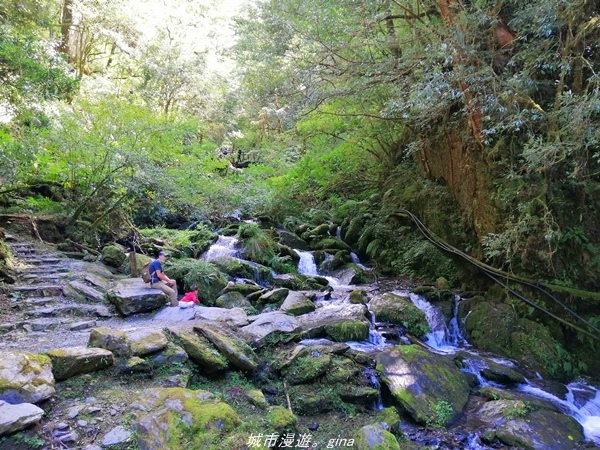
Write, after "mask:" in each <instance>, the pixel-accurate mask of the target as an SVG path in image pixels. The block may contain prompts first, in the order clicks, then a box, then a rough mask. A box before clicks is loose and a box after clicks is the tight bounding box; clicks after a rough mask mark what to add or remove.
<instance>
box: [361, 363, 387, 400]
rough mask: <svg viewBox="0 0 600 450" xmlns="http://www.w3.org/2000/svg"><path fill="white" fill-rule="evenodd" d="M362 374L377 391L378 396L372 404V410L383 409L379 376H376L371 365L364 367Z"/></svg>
mask: <svg viewBox="0 0 600 450" xmlns="http://www.w3.org/2000/svg"><path fill="white" fill-rule="evenodd" d="M363 376H364V377H365V378H366V379H367V381H368V382H369V383H370V384H371V386H373V387H374V388H375V389H376V390H377V392H378V394H379V395H378V396H377V400H375V402H374V404H373V410H374V411H380V410H382V409H383V398H382V397H381V386H380V384H379V378H377V372H375V370H374V369H372V368H371V367H366V368H365V370H364V372H363Z"/></svg>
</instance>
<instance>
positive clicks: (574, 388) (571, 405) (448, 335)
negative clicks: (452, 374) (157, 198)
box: [296, 250, 600, 450]
mask: <svg viewBox="0 0 600 450" xmlns="http://www.w3.org/2000/svg"><path fill="white" fill-rule="evenodd" d="M296 252H297V253H298V255H299V256H300V263H299V265H298V271H299V273H301V274H305V275H317V274H318V267H317V265H316V264H315V261H314V258H313V256H312V253H311V252H308V251H300V250H296ZM352 259H353V262H355V263H356V264H359V265H360V262H359V261H358V258H357V256H356V255H355V254H354V255H353V257H352ZM360 267H364V266H362V265H360ZM327 278H328V279H329V280H331V281H330V284H331V285H332V287H333V288H334V289H336V288H339V287H344V288H348V287H349V286H346V284H347V283H346V282H345V280H339V279H336V278H334V277H327ZM393 293H395V294H397V295H401V296H405V297H409V298H410V299H411V301H412V302H413V303H414V304H415V306H417V307H418V308H419V309H421V310H422V311H423V312H425V315H426V317H427V321H428V323H429V326H430V328H431V332H430V333H428V334H427V335H426V336H425V339H424V342H425V343H426V344H427V345H428V346H430V347H431V349H432V351H435V352H438V353H446V354H453V353H456V352H458V351H460V350H465V351H468V352H470V353H472V354H474V355H477V352H475V351H474V350H473V349H472V348H471V346H470V345H469V343H468V341H467V340H466V338H465V337H464V336H463V334H462V332H461V330H460V325H459V323H458V319H457V312H458V305H459V303H460V301H461V299H460V297H458V296H456V297H455V298H454V302H453V317H451V318H450V319H449V320H448V318H447V317H445V316H444V314H443V312H442V311H441V309H440V308H438V307H437V306H435V305H433V304H432V303H431V302H429V301H428V300H426V299H425V298H424V297H422V296H420V295H417V294H415V293H412V292H410V291H393ZM399 343H408V341H407V340H406V338H405V337H403V336H402V335H401V333H400V332H399V330H398V328H397V327H393V326H389V325H386V324H381V323H377V322H376V321H375V318H374V317H371V329H370V331H369V338H368V341H364V342H347V344H348V345H349V346H350V347H351V348H353V349H355V350H357V351H362V352H373V351H377V350H381V349H384V348H386V347H389V346H393V345H398V344H399ZM486 357H487V358H490V357H489V355H486ZM490 359H493V360H494V361H495V362H497V363H499V364H502V365H506V366H509V367H511V368H516V369H518V367H515V364H514V363H512V362H511V361H508V360H506V359H503V358H490ZM465 364H466V367H465V368H464V369H463V370H464V371H465V372H470V373H472V374H473V375H474V376H475V377H476V378H477V380H478V381H479V383H480V385H481V386H494V387H497V388H502V389H508V388H507V387H506V386H504V385H502V384H499V383H495V382H492V381H490V380H487V379H486V378H485V377H484V376H483V375H482V371H483V370H484V369H485V368H486V367H485V366H484V363H482V361H481V360H480V359H478V358H473V359H469V358H467V359H465ZM365 376H368V377H369V379H370V380H373V378H376V375H375V374H374V373H369V374H366V375H365ZM372 384H373V385H374V386H378V382H377V384H376V383H375V382H373V381H372ZM515 389H516V390H517V391H520V392H525V393H528V394H531V395H534V396H536V397H540V398H543V399H546V400H549V401H550V402H552V403H553V404H554V405H556V406H557V407H558V408H559V409H560V410H561V411H563V412H564V413H565V414H568V415H570V416H571V417H573V418H574V419H575V420H577V421H578V422H579V423H580V424H581V426H582V427H583V429H584V433H585V437H586V439H588V440H590V441H592V442H594V443H595V444H596V445H600V390H599V389H598V388H596V387H594V386H591V385H589V384H586V383H585V382H573V383H570V384H568V385H566V391H567V394H566V396H565V398H562V399H561V398H559V397H557V396H556V395H554V394H551V393H549V392H547V391H545V390H544V389H543V387H541V386H539V385H538V384H536V380H535V379H533V380H527V381H526V382H525V383H522V384H519V385H518V386H517V387H516V388H515ZM374 407H375V408H380V407H382V404H379V403H378V404H377V405H375V406H374ZM466 448H467V449H469V450H481V449H489V448H490V447H487V446H485V445H483V444H482V443H481V442H480V439H479V436H478V435H477V434H476V433H475V434H472V435H470V436H469V438H468V442H467V447H466Z"/></svg>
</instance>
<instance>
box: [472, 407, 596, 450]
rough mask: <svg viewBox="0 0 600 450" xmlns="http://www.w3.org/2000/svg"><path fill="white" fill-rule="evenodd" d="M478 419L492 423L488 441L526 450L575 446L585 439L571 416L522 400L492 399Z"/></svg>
mask: <svg viewBox="0 0 600 450" xmlns="http://www.w3.org/2000/svg"><path fill="white" fill-rule="evenodd" d="M479 418H480V420H482V421H483V422H485V423H488V424H489V425H490V430H489V431H488V432H487V433H486V434H484V439H485V440H493V439H494V438H497V439H498V440H500V441H502V442H503V443H505V444H507V445H509V446H511V447H518V448H523V449H526V450H536V449H544V450H562V449H567V448H575V447H576V445H577V444H578V443H580V442H581V441H583V439H584V436H583V429H582V427H581V425H580V424H579V423H577V421H576V420H575V419H573V418H572V417H569V416H567V415H565V414H561V413H559V412H556V411H550V410H547V409H539V410H535V408H534V407H531V406H530V405H529V404H528V403H525V402H522V401H520V400H493V401H489V402H487V403H485V404H484V405H483V406H482V407H481V409H480V411H479Z"/></svg>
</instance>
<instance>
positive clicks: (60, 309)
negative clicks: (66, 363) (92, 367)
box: [0, 235, 113, 351]
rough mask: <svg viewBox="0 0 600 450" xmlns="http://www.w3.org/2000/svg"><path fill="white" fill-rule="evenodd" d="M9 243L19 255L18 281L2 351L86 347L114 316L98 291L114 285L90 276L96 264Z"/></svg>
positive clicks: (1, 327)
mask: <svg viewBox="0 0 600 450" xmlns="http://www.w3.org/2000/svg"><path fill="white" fill-rule="evenodd" d="M6 243H7V245H8V246H9V247H10V249H11V251H12V253H13V255H14V256H15V279H16V282H15V284H14V285H12V286H11V289H12V293H11V295H10V297H9V299H10V307H11V311H10V313H9V319H8V320H6V318H5V319H3V320H4V322H5V323H0V336H1V338H0V349H9V348H12V349H22V350H26V351H33V350H34V349H35V350H36V351H43V350H47V349H52V348H59V347H63V346H73V345H84V346H85V345H86V343H87V336H88V333H89V329H90V328H93V327H95V326H97V322H98V320H101V319H107V318H110V317H112V316H113V313H112V312H111V310H110V309H109V308H108V306H107V305H106V304H105V302H104V289H102V287H101V286H98V285H107V284H108V281H107V280H105V279H102V280H100V278H101V277H99V276H97V275H96V274H93V273H91V272H88V270H89V266H91V265H92V264H91V263H86V262H83V261H81V259H80V258H79V259H74V258H70V257H67V256H65V255H64V254H62V253H60V252H57V251H56V250H55V249H54V248H53V247H51V246H47V245H45V244H43V243H40V242H31V241H27V240H24V239H22V238H19V237H16V236H12V235H6ZM109 275H110V274H109ZM86 330H87V331H86Z"/></svg>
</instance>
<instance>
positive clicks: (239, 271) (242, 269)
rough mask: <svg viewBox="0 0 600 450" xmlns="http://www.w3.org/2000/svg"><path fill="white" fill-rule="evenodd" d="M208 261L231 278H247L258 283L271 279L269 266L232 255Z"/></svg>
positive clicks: (267, 281)
mask: <svg viewBox="0 0 600 450" xmlns="http://www.w3.org/2000/svg"><path fill="white" fill-rule="evenodd" d="M210 262H211V263H212V264H214V265H215V266H217V267H218V268H219V270H220V271H221V272H223V273H226V274H227V275H229V276H231V277H233V278H247V279H250V280H254V281H255V282H257V283H259V284H260V283H269V282H270V281H271V280H272V279H273V274H272V273H271V269H270V268H268V267H266V266H262V265H260V264H257V263H253V262H249V261H244V260H243V259H239V258H234V257H232V256H219V257H218V258H214V259H211V260H210Z"/></svg>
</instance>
